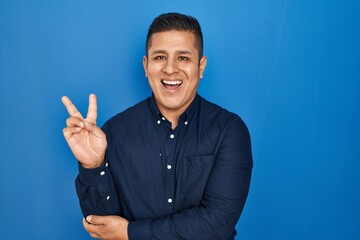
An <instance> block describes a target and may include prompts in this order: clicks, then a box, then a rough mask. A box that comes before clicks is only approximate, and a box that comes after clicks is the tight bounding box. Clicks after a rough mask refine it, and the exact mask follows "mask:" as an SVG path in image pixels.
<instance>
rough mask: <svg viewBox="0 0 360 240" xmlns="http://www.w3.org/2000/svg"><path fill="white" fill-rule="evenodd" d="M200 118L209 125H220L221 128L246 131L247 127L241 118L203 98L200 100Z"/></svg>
mask: <svg viewBox="0 0 360 240" xmlns="http://www.w3.org/2000/svg"><path fill="white" fill-rule="evenodd" d="M200 116H202V117H203V118H206V119H207V121H206V122H208V123H209V124H211V125H213V124H214V123H217V124H220V126H221V128H228V127H231V126H234V127H237V128H241V129H245V130H247V126H246V124H245V122H244V121H243V120H242V118H241V117H240V116H239V115H238V114H236V113H234V112H231V111H229V110H227V109H225V108H223V107H220V106H219V105H217V104H215V103H212V102H210V101H208V100H206V99H204V98H201V100H200Z"/></svg>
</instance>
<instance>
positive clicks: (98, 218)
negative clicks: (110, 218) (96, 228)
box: [86, 215, 106, 225]
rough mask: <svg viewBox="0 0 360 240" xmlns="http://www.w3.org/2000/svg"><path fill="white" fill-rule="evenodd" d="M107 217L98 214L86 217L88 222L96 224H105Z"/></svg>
mask: <svg viewBox="0 0 360 240" xmlns="http://www.w3.org/2000/svg"><path fill="white" fill-rule="evenodd" d="M105 219H106V218H105V217H103V216H96V215H89V216H87V217H86V221H87V222H88V223H91V224H94V225H104V224H105Z"/></svg>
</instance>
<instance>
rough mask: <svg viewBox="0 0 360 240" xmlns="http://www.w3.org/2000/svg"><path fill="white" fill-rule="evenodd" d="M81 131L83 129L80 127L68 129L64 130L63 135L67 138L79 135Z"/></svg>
mask: <svg viewBox="0 0 360 240" xmlns="http://www.w3.org/2000/svg"><path fill="white" fill-rule="evenodd" d="M80 131H81V128H79V127H66V128H64V129H63V134H64V137H65V138H68V137H70V136H71V135H73V134H74V133H78V132H80Z"/></svg>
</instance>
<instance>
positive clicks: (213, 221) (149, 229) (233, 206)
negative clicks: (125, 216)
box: [128, 169, 251, 240]
mask: <svg viewBox="0 0 360 240" xmlns="http://www.w3.org/2000/svg"><path fill="white" fill-rule="evenodd" d="M230 178H231V177H230ZM250 178H251V169H244V170H242V173H241V177H238V178H237V179H233V184H234V185H233V186H237V189H239V190H240V191H238V190H235V191H236V192H232V190H231V189H232V187H229V188H230V189H229V190H228V191H227V192H228V193H227V194H225V195H220V194H218V193H215V192H212V191H210V190H208V191H206V192H205V193H204V198H203V200H202V202H201V204H200V205H199V206H196V207H192V208H189V209H185V210H182V211H180V212H177V213H174V214H171V215H168V216H166V217H163V218H158V219H148V220H143V221H134V222H130V223H129V230H128V233H129V239H130V240H140V239H164V240H165V239H217V240H219V239H228V238H229V237H231V234H232V233H233V230H234V228H235V225H236V223H237V221H238V219H239V217H240V215H241V212H242V210H243V207H244V204H245V201H246V197H247V193H248V190H249V184H250ZM229 180H230V179H229ZM223 188H226V187H223ZM225 191H226V190H225Z"/></svg>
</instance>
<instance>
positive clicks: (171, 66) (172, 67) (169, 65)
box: [163, 59, 179, 75]
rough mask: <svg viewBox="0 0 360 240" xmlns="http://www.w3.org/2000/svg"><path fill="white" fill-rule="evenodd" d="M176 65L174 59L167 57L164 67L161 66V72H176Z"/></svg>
mask: <svg viewBox="0 0 360 240" xmlns="http://www.w3.org/2000/svg"><path fill="white" fill-rule="evenodd" d="M178 70H179V69H178V66H177V61H176V60H172V59H167V61H166V63H165V65H164V68H163V72H164V73H167V74H169V75H171V74H173V73H176V72H178Z"/></svg>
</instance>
